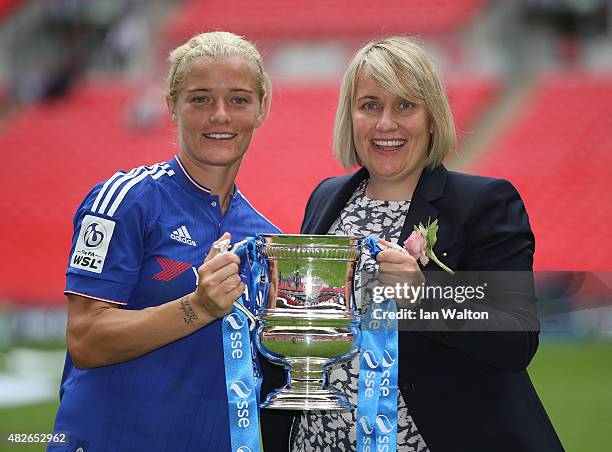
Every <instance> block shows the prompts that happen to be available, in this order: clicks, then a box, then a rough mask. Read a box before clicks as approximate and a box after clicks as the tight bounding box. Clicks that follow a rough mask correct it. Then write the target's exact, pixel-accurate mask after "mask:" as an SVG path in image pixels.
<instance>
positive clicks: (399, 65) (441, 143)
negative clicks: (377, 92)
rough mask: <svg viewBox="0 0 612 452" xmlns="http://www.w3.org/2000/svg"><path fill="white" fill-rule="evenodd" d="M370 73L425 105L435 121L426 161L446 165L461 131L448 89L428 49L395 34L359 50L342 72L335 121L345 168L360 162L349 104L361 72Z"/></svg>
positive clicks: (399, 93)
mask: <svg viewBox="0 0 612 452" xmlns="http://www.w3.org/2000/svg"><path fill="white" fill-rule="evenodd" d="M362 73H367V74H368V75H369V76H371V77H373V78H374V80H376V82H377V83H379V84H380V85H381V86H382V87H383V88H384V89H386V90H387V91H389V92H391V93H393V94H395V95H396V96H399V97H400V98H402V99H406V100H408V101H410V102H413V103H415V104H418V105H422V106H424V107H425V110H426V112H427V115H428V117H429V120H430V121H431V124H432V133H431V140H430V143H429V155H428V156H427V160H426V162H425V165H426V166H429V167H430V168H435V167H436V166H439V165H441V164H442V162H443V161H444V159H445V158H446V156H447V155H448V153H449V151H450V150H451V149H453V148H454V147H455V143H456V141H457V135H456V132H455V123H454V122H453V116H452V114H451V109H450V105H449V103H448V97H447V95H446V90H445V89H444V86H443V84H442V81H441V79H440V76H439V75H438V73H437V72H436V70H435V68H434V65H433V63H432V61H431V59H430V58H429V57H428V56H427V54H426V53H425V51H424V50H423V49H422V48H421V47H420V46H419V45H417V44H416V43H415V42H414V41H412V40H411V39H410V38H407V37H404V36H392V37H388V38H384V39H378V40H375V41H371V42H369V43H368V44H366V45H365V46H364V47H362V48H361V49H359V50H358V51H357V52H356V53H355V55H354V56H353V59H352V60H351V62H350V64H349V67H348V68H347V70H346V72H345V73H344V77H343V79H342V85H341V87H340V97H339V99H338V109H337V111H336V123H335V126H334V144H333V146H334V154H335V156H336V159H337V160H338V161H339V162H340V163H341V164H342V166H344V168H346V169H350V168H352V167H354V166H356V165H359V164H360V162H359V159H358V157H357V150H356V149H355V143H354V140H353V118H352V114H351V108H352V105H353V101H354V98H355V91H356V88H357V77H358V76H359V75H360V74H362Z"/></svg>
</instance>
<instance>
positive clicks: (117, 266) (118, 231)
mask: <svg viewBox="0 0 612 452" xmlns="http://www.w3.org/2000/svg"><path fill="white" fill-rule="evenodd" d="M105 191H106V193H105ZM145 195H146V193H143V192H142V190H133V192H132V191H130V192H129V193H127V195H126V196H125V197H124V198H123V199H121V202H120V204H118V205H117V206H116V207H115V208H110V209H109V208H108V207H109V205H111V203H107V204H106V205H105V199H106V198H105V196H106V197H108V196H109V195H108V186H107V185H105V184H99V185H98V186H96V187H95V188H94V189H93V190H92V191H91V192H90V193H89V194H88V195H87V197H86V198H85V200H84V201H83V203H82V204H81V206H80V207H79V209H78V210H77V212H76V214H75V216H74V234H73V237H72V247H71V250H70V260H69V262H68V269H67V271H66V288H65V290H64V293H65V294H75V295H81V296H85V297H88V298H94V299H98V300H102V301H107V302H112V303H117V304H121V305H127V304H128V300H129V299H130V295H131V293H132V290H133V288H134V286H135V285H136V283H137V281H138V277H139V274H140V269H141V265H142V261H143V256H144V242H145V236H146V231H147V224H148V221H147V217H148V216H149V215H150V211H151V209H150V208H147V198H148V197H147V196H145ZM149 201H150V200H149ZM150 207H152V206H150Z"/></svg>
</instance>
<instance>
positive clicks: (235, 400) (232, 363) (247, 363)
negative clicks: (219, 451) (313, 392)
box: [222, 237, 267, 452]
mask: <svg viewBox="0 0 612 452" xmlns="http://www.w3.org/2000/svg"><path fill="white" fill-rule="evenodd" d="M240 245H244V246H239V247H238V248H236V254H237V255H238V256H239V257H240V258H241V259H240V260H241V263H242V265H241V266H242V267H243V270H244V271H246V273H247V275H246V284H247V287H246V290H245V293H244V294H243V295H242V296H241V298H240V299H239V300H237V301H236V304H237V306H236V307H235V308H234V309H233V310H232V312H231V313H229V314H228V315H227V316H225V317H224V319H223V322H222V334H223V358H224V365H225V388H226V391H227V401H228V409H229V418H230V438H231V444H232V451H233V452H257V451H259V450H260V431H259V392H260V388H261V372H260V370H259V364H258V362H257V351H256V350H255V348H254V346H253V344H254V341H253V338H252V337H251V334H254V331H253V330H254V328H253V326H254V325H253V324H251V325H249V321H250V320H251V319H250V318H251V317H252V316H247V314H245V310H248V311H249V312H251V313H253V312H256V310H257V309H258V307H260V305H261V300H264V299H265V298H264V297H266V296H267V295H266V290H267V286H266V284H265V281H264V280H263V279H262V275H265V274H266V272H267V268H266V263H265V261H262V259H260V257H259V256H258V255H257V250H256V239H255V238H252V237H250V238H248V239H246V240H245V241H243V242H242V243H241V244H240ZM244 267H246V268H244ZM244 271H243V273H244ZM238 304H239V305H238Z"/></svg>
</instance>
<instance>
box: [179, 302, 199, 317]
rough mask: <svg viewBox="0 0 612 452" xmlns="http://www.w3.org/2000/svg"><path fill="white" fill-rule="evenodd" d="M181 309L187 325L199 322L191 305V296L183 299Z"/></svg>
mask: <svg viewBox="0 0 612 452" xmlns="http://www.w3.org/2000/svg"><path fill="white" fill-rule="evenodd" d="M180 309H181V311H183V320H184V321H185V323H193V322H194V321H195V320H198V316H197V314H196V313H195V312H194V311H193V308H192V307H191V304H189V295H185V296H184V297H183V298H181V303H180Z"/></svg>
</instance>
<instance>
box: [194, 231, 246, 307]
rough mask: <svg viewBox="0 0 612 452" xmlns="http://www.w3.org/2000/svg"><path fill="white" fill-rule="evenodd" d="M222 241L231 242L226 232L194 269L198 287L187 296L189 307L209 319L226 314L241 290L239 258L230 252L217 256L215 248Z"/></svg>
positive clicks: (243, 287) (242, 287)
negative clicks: (200, 310) (190, 305)
mask: <svg viewBox="0 0 612 452" xmlns="http://www.w3.org/2000/svg"><path fill="white" fill-rule="evenodd" d="M222 240H231V235H230V234H229V232H226V233H224V234H223V235H222V236H221V237H220V238H219V239H218V240H217V241H216V242H215V243H213V245H212V247H211V248H210V252H209V253H208V256H206V259H205V260H204V263H203V264H202V265H201V266H200V268H199V269H198V287H197V288H196V290H195V292H193V293H192V294H191V296H190V301H191V304H192V305H194V306H199V307H200V308H202V309H204V310H205V311H206V312H207V313H208V314H209V315H210V316H212V317H213V318H221V317H224V316H225V315H227V314H229V313H230V312H231V310H232V308H233V306H234V301H236V300H237V299H238V298H239V297H240V295H241V294H242V292H244V289H245V285H244V283H243V282H242V281H241V280H240V276H239V274H238V270H239V266H240V258H239V257H238V256H236V255H235V254H233V253H227V252H226V253H220V252H219V251H218V249H217V248H216V247H215V245H217V244H218V243H219V242H221V241H222Z"/></svg>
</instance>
